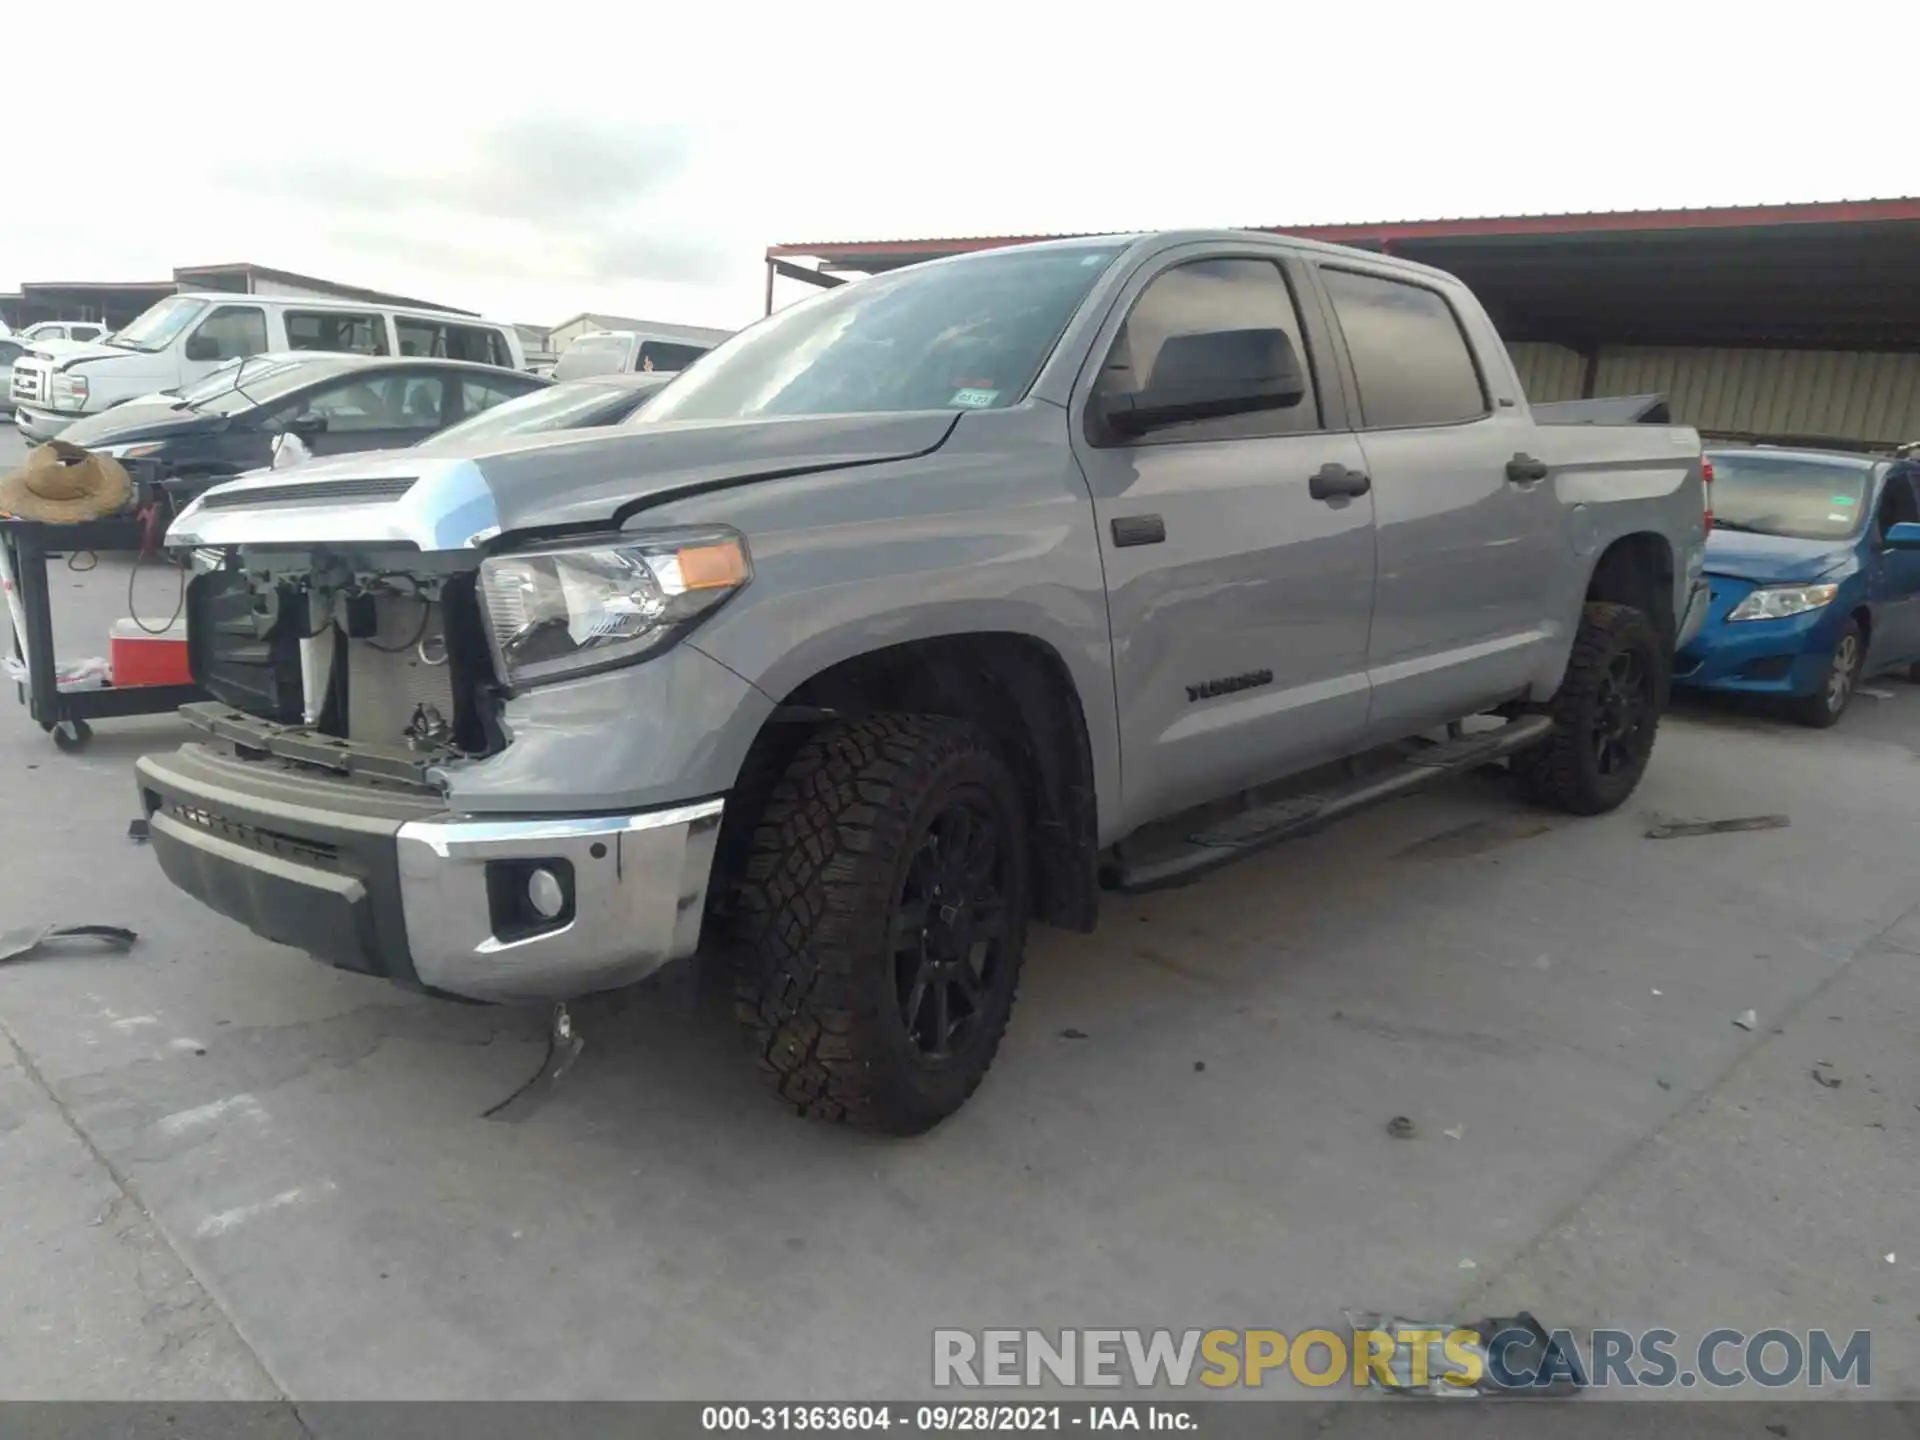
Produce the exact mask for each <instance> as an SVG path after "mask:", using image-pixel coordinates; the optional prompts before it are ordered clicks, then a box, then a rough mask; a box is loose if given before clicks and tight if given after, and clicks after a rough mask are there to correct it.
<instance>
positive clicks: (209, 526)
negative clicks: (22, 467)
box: [167, 410, 960, 550]
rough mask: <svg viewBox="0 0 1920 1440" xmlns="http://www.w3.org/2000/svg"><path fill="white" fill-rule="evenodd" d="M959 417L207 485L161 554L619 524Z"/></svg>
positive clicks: (439, 449) (852, 422) (486, 538)
mask: <svg viewBox="0 0 1920 1440" xmlns="http://www.w3.org/2000/svg"><path fill="white" fill-rule="evenodd" d="M959 413H960V412H958V411H954V410H932V411H911V412H906V413H901V414H887V415H805V416H782V417H779V418H776V419H758V420H718V421H702V420H686V421H672V422H666V423H661V424H638V425H632V426H620V427H618V428H616V429H613V430H603V431H598V432H592V431H589V432H583V433H570V434H564V435H559V436H555V435H551V434H548V435H530V436H524V437H519V438H516V439H510V440H496V441H493V442H491V443H488V444H486V445H485V448H481V449H470V450H469V449H463V448H462V447H460V446H458V445H457V444H448V445H437V444H435V443H434V442H433V441H428V442H426V443H424V444H422V445H419V446H416V447H414V448H412V449H409V450H389V451H385V452H381V453H376V454H364V455H351V456H341V457H339V458H337V459H332V460H322V461H309V462H308V463H306V464H302V465H300V466H298V467H297V468H295V469H292V470H282V471H278V472H269V473H263V474H260V475H258V476H257V477H253V478H249V479H243V480H234V481H229V482H228V483H226V484H224V485H216V486H214V487H213V488H212V489H210V490H209V491H207V492H206V494H204V495H203V496H201V497H200V498H199V499H198V500H196V501H195V502H194V503H193V504H191V505H189V506H188V507H187V508H186V509H185V510H184V511H182V512H181V514H180V518H179V519H178V520H176V521H175V522H174V524H173V527H172V528H171V529H170V530H169V531H168V534H167V542H168V543H169V544H170V545H207V546H227V545H298V546H302V547H312V546H316V545H382V544H404V545H413V546H416V547H417V548H419V549H421V550H458V549H471V548H477V547H479V546H482V545H485V544H487V543H488V542H490V541H491V540H493V539H494V538H495V537H497V536H500V535H512V534H514V533H516V532H521V531H528V530H533V531H540V532H556V531H567V530H585V529H593V528H604V527H607V526H611V525H617V524H619V523H621V522H622V521H624V520H625V519H626V518H627V516H629V515H631V514H633V513H634V512H635V511H638V510H641V509H644V508H645V507H646V506H647V505H649V504H651V503H654V502H656V501H659V500H664V499H667V498H669V497H672V496H677V495H686V494H691V493H697V492H699V491H703V490H714V489H720V488H723V487H725V486H730V485H741V484H746V483H749V482H751V481H755V480H771V479H775V478H778V477H780V476H783V475H804V474H810V473H812V472H815V471H821V470H843V469H847V468H849V467H852V466H858V465H877V464H882V463H884V462H886V461H890V460H907V459H912V458H913V457H915V456H919V455H926V454H930V453H932V452H933V451H935V450H938V449H939V448H940V446H941V445H942V444H943V443H945V441H946V438H947V436H948V435H950V434H952V433H953V427H954V424H955V423H956V422H957V420H958V419H959Z"/></svg>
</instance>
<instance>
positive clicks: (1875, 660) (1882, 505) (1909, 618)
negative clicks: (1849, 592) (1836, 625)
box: [1866, 467, 1920, 668]
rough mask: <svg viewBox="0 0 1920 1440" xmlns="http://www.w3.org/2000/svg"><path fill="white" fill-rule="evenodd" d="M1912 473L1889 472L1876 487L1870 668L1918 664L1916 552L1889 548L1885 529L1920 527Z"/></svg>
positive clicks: (1870, 553)
mask: <svg viewBox="0 0 1920 1440" xmlns="http://www.w3.org/2000/svg"><path fill="white" fill-rule="evenodd" d="M1914 481H1915V472H1914V471H1913V470H1912V469H1911V468H1908V467H1900V468H1896V469H1894V470H1892V471H1891V472H1889V474H1888V475H1887V478H1886V480H1885V481H1884V482H1882V484H1881V487H1880V499H1879V502H1878V504H1877V505H1876V506H1875V507H1874V513H1873V520H1872V521H1871V530H1870V533H1869V536H1868V541H1867V545H1868V549H1867V554H1866V561H1867V565H1868V567H1869V569H1868V574H1867V596H1868V598H1869V599H1871V600H1872V601H1873V635H1872V637H1871V639H1870V640H1869V641H1868V655H1867V661H1868V663H1869V664H1870V665H1872V666H1874V667H1875V668H1879V667H1882V666H1886V665H1894V664H1904V663H1908V662H1912V661H1916V660H1920V550H1889V549H1888V548H1887V547H1886V544H1885V537H1886V533H1887V530H1888V529H1889V528H1890V527H1892V526H1894V525H1898V524H1901V523H1903V522H1905V523H1920V494H1916V489H1915V485H1914Z"/></svg>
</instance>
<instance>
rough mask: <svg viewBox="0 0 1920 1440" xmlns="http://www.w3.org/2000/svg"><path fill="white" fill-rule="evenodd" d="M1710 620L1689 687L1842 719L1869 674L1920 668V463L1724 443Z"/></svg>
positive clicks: (1679, 664)
mask: <svg viewBox="0 0 1920 1440" xmlns="http://www.w3.org/2000/svg"><path fill="white" fill-rule="evenodd" d="M1707 458H1708V459H1709V460H1710V461H1711V462H1712V464H1713V484H1712V486H1711V488H1710V490H1709V495H1710V503H1711V504H1712V507H1713V515H1714V526H1713V531H1712V533H1711V534H1710V535H1708V536H1707V558H1706V568H1707V580H1708V583H1709V585H1710V586H1711V587H1712V600H1711V602H1710V604H1709V606H1708V610H1707V619H1706V623H1705V624H1704V625H1702V626H1701V628H1700V631H1699V633H1698V634H1697V635H1695V636H1694V638H1693V639H1692V640H1691V641H1689V642H1688V643H1687V645H1686V647H1685V648H1684V649H1683V650H1681V652H1680V653H1679V655H1678V656H1677V657H1676V659H1675V663H1674V674H1673V679H1674V683H1675V684H1676V685H1680V686H1686V687H1691V688H1694V689H1700V690H1720V691H1730V692H1735V693H1739V694H1747V695H1765V696H1773V697H1775V698H1777V699H1780V700H1784V701H1785V702H1786V704H1787V707H1788V709H1789V711H1790V713H1791V714H1792V715H1793V717H1794V718H1795V719H1797V720H1799V721H1800V722H1801V723H1802V724H1805V725H1814V726H1822V727H1824V726H1828V725H1832V724H1833V723H1834V722H1835V721H1837V720H1838V719H1839V718H1840V716H1841V714H1842V713H1843V712H1844V711H1845V710H1846V708H1847V702H1848V701H1849V700H1851V699H1852V698H1853V692H1854V689H1855V687H1856V686H1857V685H1858V684H1859V682H1860V680H1861V679H1862V677H1864V676H1867V675H1871V674H1874V673H1876V672H1878V671H1883V670H1891V669H1895V668H1897V667H1905V666H1920V464H1915V463H1913V462H1911V461H1908V460H1885V459H1877V458H1874V457H1870V456H1862V455H1852V454H1846V453H1843V452H1837V451H1836V452H1829V451H1819V450H1775V449H1770V448H1756V449H1751V450H1716V451H1713V452H1711V453H1710V454H1709V455H1708V457H1707Z"/></svg>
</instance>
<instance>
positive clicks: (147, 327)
mask: <svg viewBox="0 0 1920 1440" xmlns="http://www.w3.org/2000/svg"><path fill="white" fill-rule="evenodd" d="M206 308H207V302H206V301H204V300H190V299H188V298H187V297H186V296H184V295H169V296H168V297H167V298H166V299H165V300H162V301H161V302H160V303H159V304H157V305H154V306H152V307H150V308H149V309H147V310H145V311H143V312H142V313H141V315H140V318H139V319H137V320H135V321H134V322H133V323H132V324H131V325H129V326H127V327H126V329H124V330H117V331H115V332H114V333H113V334H111V335H109V336H108V337H107V343H108V344H109V345H118V346H120V347H121V348H122V349H124V350H144V351H145V352H146V353H147V354H149V355H152V354H154V353H156V352H157V351H161V350H164V349H166V348H167V346H169V345H171V344H172V343H173V339H174V337H175V336H176V335H178V334H179V333H180V332H181V331H182V330H184V329H186V328H187V326H189V325H190V324H192V323H193V319H194V317H195V316H196V315H198V314H199V313H200V312H201V311H202V310H204V309H206Z"/></svg>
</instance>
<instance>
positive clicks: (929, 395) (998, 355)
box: [640, 245, 1120, 424]
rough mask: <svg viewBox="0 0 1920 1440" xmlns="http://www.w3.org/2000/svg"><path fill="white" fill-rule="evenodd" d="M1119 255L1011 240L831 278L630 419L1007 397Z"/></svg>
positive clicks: (976, 403) (976, 402)
mask: <svg viewBox="0 0 1920 1440" xmlns="http://www.w3.org/2000/svg"><path fill="white" fill-rule="evenodd" d="M1119 253H1120V247H1119V246H1117V245H1036V246H1031V247H1021V246H1016V247H1013V248H1011V249H1007V250H990V251H986V252H984V253H982V254H977V255H968V256H964V257H962V258H961V259H958V260H941V261H936V262H935V263H933V264H930V265H915V266H912V267H910V268H908V269H905V270H896V271H893V272H892V273H890V274H885V275H876V276H874V277H872V278H871V279H868V280H857V281H855V282H854V283H853V284H851V285H842V286H839V287H838V288H836V289H833V290H828V291H826V292H825V293H824V294H821V295H817V296H815V297H813V298H812V299H810V300H802V301H801V302H800V303H799V304H798V305H790V306H788V307H787V308H786V309H785V310H781V311H778V312H776V313H775V314H773V315H772V316H770V317H768V318H767V319H765V320H762V321H761V322H760V323H759V324H758V325H754V326H752V327H750V328H748V329H746V330H743V331H741V332H740V333H739V334H738V335H735V336H734V337H733V338H732V339H730V340H728V341H726V342H725V343H724V344H722V345H721V346H719V348H717V349H715V350H711V351H709V352H708V353H707V355H706V356H705V357H704V358H703V359H702V360H701V361H700V363H699V364H698V365H695V366H694V367H693V368H692V369H691V370H688V371H687V372H686V373H685V374H683V375H682V376H681V377H680V378H679V379H678V380H676V381H674V382H673V384H671V385H669V386H668V387H667V388H666V389H665V390H663V391H661V392H660V395H659V397H658V398H657V399H655V400H654V401H653V402H652V403H651V404H649V405H648V406H647V407H646V408H645V409H644V410H642V411H641V412H640V423H642V424H647V423H650V422H653V421H656V420H657V421H670V420H729V419H741V418H744V417H747V416H751V415H846V414H856V413H860V412H873V411H897V410H980V409H997V408H1000V407H1003V406H1007V405H1013V404H1016V403H1018V402H1019V401H1020V400H1022V399H1024V398H1025V396H1026V393H1027V390H1028V388H1029V387H1030V386H1031V385H1032V384H1033V382H1034V378H1035V377H1036V376H1037V375H1039V373H1040V367H1041V366H1042V365H1043V364H1045V363H1046V359H1047V356H1048V355H1050V354H1051V353H1052V352H1053V347H1054V344H1055V343H1056V342H1057V341H1058V340H1059V338H1060V332H1061V331H1062V330H1063V329H1065V328H1066V324H1067V322H1068V321H1069V320H1070V319H1072V318H1073V313H1074V311H1076V310H1078V309H1079V308H1080V305H1081V303H1082V302H1083V301H1084V300H1085V299H1086V298H1087V292H1088V291H1089V290H1091V289H1092V288H1093V286H1094V282H1095V281H1097V280H1098V279H1099V278H1100V276H1101V275H1102V274H1103V273H1104V272H1105V270H1106V268H1107V267H1108V266H1109V265H1111V264H1112V263H1113V260H1114V257H1115V256H1116V255H1118V254H1119Z"/></svg>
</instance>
